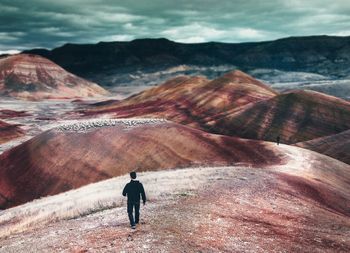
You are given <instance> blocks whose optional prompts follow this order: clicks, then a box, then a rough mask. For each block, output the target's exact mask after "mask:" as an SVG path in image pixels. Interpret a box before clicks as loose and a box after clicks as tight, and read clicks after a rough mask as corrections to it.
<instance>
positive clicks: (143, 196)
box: [140, 183, 146, 204]
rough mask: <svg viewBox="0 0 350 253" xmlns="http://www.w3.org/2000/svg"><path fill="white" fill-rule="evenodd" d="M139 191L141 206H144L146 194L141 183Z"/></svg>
mask: <svg viewBox="0 0 350 253" xmlns="http://www.w3.org/2000/svg"><path fill="white" fill-rule="evenodd" d="M140 191H141V196H142V201H143V204H145V203H146V193H145V189H144V188H143V185H142V184H141V183H140Z"/></svg>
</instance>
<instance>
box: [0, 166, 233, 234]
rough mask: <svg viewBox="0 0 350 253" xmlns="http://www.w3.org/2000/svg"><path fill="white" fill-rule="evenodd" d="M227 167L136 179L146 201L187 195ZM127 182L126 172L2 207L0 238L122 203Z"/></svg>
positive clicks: (166, 173)
mask: <svg viewBox="0 0 350 253" xmlns="http://www.w3.org/2000/svg"><path fill="white" fill-rule="evenodd" d="M228 169H230V167H218V168H192V169H178V170H171V171H161V172H143V173H138V178H139V179H140V181H141V182H142V183H143V184H144V186H145V189H146V194H147V198H148V200H149V201H151V202H152V201H157V200H158V199H160V198H162V199H163V198H167V197H171V196H176V195H188V194H190V192H191V191H192V190H195V189H197V188H198V187H200V186H204V185H205V182H207V180H211V179H212V178H213V177H215V173H214V172H217V171H218V170H219V171H223V172H224V171H225V170H228ZM128 181H129V175H124V176H120V177H115V178H112V179H108V180H105V181H101V182H98V183H94V184H90V185H87V186H84V187H81V188H79V189H75V190H71V191H68V192H64V193H61V194H58V195H54V196H48V197H45V198H41V199H37V200H34V201H32V202H29V203H26V204H24V205H21V206H17V207H14V208H10V209H7V210H4V211H2V212H0V237H4V236H8V235H11V234H14V233H20V232H23V231H26V230H30V229H34V228H36V227H39V226H42V225H44V224H48V223H51V222H55V221H59V220H64V219H74V218H77V217H81V216H86V215H89V214H92V213H95V212H99V211H102V210H105V209H110V208H114V207H119V206H122V205H125V204H126V199H125V198H124V197H123V196H122V194H121V193H122V190H123V187H124V185H125V184H126V183H127V182H128Z"/></svg>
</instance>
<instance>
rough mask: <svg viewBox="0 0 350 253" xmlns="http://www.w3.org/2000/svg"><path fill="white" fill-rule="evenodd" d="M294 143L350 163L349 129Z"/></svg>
mask: <svg viewBox="0 0 350 253" xmlns="http://www.w3.org/2000/svg"><path fill="white" fill-rule="evenodd" d="M295 145H296V146H298V147H302V148H307V149H310V150H313V151H316V152H318V153H321V154H325V155H328V156H330V157H333V158H335V159H338V160H339V161H343V162H345V163H347V164H350V130H347V131H344V132H341V133H339V134H334V135H330V136H325V137H320V138H316V139H313V140H310V141H305V142H298V143H296V144H295Z"/></svg>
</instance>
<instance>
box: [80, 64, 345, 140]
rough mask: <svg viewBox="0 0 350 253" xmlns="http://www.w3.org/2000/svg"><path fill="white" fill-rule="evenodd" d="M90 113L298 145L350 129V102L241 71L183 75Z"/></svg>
mask: <svg viewBox="0 0 350 253" xmlns="http://www.w3.org/2000/svg"><path fill="white" fill-rule="evenodd" d="M80 113H82V114H83V115H85V116H90V117H92V116H97V115H105V114H106V115H108V116H109V117H113V118H126V117H127V118H130V117H164V118H167V119H169V120H172V121H175V122H177V123H181V124H186V125H189V126H192V127H196V128H198V129H201V130H205V131H207V132H211V133H217V134H224V135H229V136H238V137H242V138H248V139H259V140H268V141H275V140H276V137H277V136H278V135H280V137H281V140H282V142H283V143H288V144H292V143H296V142H301V141H308V140H311V139H314V138H318V137H322V136H327V135H332V134H337V133H340V132H342V131H345V130H348V129H349V128H350V120H349V119H350V102H348V101H345V100H342V99H339V98H336V97H333V96H329V95H325V94H322V93H319V92H314V91H300V90H294V91H289V92H286V93H281V94H279V93H277V92H276V91H274V90H272V89H271V88H269V87H268V86H266V85H264V84H263V83H261V82H259V81H257V80H255V79H254V78H252V77H250V76H249V75H247V74H245V73H243V72H241V71H232V72H229V73H227V74H225V75H223V76H222V77H219V78H217V79H214V80H212V81H206V79H203V78H200V77H178V78H175V79H172V80H170V81H168V82H166V83H164V84H162V85H160V86H158V87H155V88H152V89H149V90H146V91H143V92H141V93H139V94H136V95H134V96H131V97H129V98H127V99H125V100H122V101H118V102H112V103H108V104H103V103H99V104H97V105H91V106H89V107H86V108H85V109H82V110H81V111H80Z"/></svg>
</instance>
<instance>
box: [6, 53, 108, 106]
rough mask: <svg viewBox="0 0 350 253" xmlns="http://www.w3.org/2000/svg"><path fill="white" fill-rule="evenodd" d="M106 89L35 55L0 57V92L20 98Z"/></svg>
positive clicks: (98, 93) (93, 93)
mask: <svg viewBox="0 0 350 253" xmlns="http://www.w3.org/2000/svg"><path fill="white" fill-rule="evenodd" d="M105 94H107V91H106V90H105V89H103V88H102V87H100V86H98V85H97V84H95V83H92V82H89V81H86V80H84V79H82V78H80V77H77V76H75V75H73V74H71V73H68V72H67V71H65V70H64V69H63V68H61V67H60V66H58V65H56V64H55V63H53V62H52V61H50V60H48V59H45V58H43V57H40V56H37V55H29V54H20V55H13V56H8V57H4V58H0V96H9V97H16V98H23V99H34V100H36V99H47V98H75V97H90V96H101V95H105Z"/></svg>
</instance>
